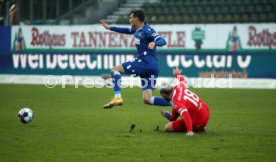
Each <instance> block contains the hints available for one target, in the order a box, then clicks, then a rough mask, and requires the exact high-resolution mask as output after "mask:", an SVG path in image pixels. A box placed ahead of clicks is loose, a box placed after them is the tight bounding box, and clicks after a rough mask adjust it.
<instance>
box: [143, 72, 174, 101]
mask: <svg viewBox="0 0 276 162" xmlns="http://www.w3.org/2000/svg"><path fill="white" fill-rule="evenodd" d="M156 79H157V76H156V75H151V77H148V76H141V85H142V90H143V100H144V103H145V104H149V105H157V106H171V105H172V102H171V101H168V100H166V99H164V98H163V97H157V96H152V92H153V90H154V88H155V84H156Z"/></svg>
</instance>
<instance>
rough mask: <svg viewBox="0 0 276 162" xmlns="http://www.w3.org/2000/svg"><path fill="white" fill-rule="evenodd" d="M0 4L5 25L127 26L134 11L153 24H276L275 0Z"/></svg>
mask: <svg viewBox="0 0 276 162" xmlns="http://www.w3.org/2000/svg"><path fill="white" fill-rule="evenodd" d="M0 5H1V10H0V13H1V20H2V21H4V22H5V24H6V25H8V24H12V25H15V24H26V25H73V24H74V25H80V24H94V23H97V21H98V20H99V19H103V18H104V19H105V20H106V22H108V23H116V24H128V15H127V14H128V13H129V11H130V10H131V9H133V8H142V9H144V12H145V14H146V15H147V22H149V23H150V24H182V23H185V24H190V23H201V24H202V23H203V24H205V23H264V22H275V21H276V16H275V15H276V1H275V0H232V1H225V0H0ZM2 24H3V22H2Z"/></svg>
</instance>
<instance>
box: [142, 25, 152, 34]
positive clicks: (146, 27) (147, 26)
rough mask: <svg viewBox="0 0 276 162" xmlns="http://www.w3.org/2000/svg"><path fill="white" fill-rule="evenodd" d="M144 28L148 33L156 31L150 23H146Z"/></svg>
mask: <svg viewBox="0 0 276 162" xmlns="http://www.w3.org/2000/svg"><path fill="white" fill-rule="evenodd" d="M143 30H144V31H145V32H146V33H155V30H154V29H153V28H152V27H151V26H150V25H148V24H147V23H146V24H145V25H144V27H143Z"/></svg>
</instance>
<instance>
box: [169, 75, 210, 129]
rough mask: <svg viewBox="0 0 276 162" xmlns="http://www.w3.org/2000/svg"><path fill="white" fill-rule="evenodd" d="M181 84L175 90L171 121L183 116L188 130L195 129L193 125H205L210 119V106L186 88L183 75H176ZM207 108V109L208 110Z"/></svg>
mask: <svg viewBox="0 0 276 162" xmlns="http://www.w3.org/2000/svg"><path fill="white" fill-rule="evenodd" d="M176 77H177V78H178V80H179V82H180V83H179V84H178V85H177V86H175V87H174V90H173V97H172V101H173V106H172V114H171V118H170V120H171V121H174V120H176V119H177V117H178V116H182V118H183V120H184V122H185V125H186V129H187V131H193V127H198V128H200V127H204V126H205V125H206V124H207V122H208V119H209V110H208V106H207V105H206V104H205V103H204V102H203V101H202V100H201V99H200V98H199V97H198V96H197V95H196V94H195V93H193V92H192V91H190V90H189V89H187V88H186V80H185V78H184V77H183V76H181V75H179V74H178V75H176ZM206 109H207V110H206Z"/></svg>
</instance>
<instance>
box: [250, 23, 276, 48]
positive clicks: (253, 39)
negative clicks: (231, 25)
mask: <svg viewBox="0 0 276 162" xmlns="http://www.w3.org/2000/svg"><path fill="white" fill-rule="evenodd" d="M248 30H249V32H248V37H249V39H248V42H247V44H248V45H249V46H254V47H255V46H257V47H260V46H265V47H269V49H271V48H272V47H274V46H276V33H275V32H270V31H269V30H268V29H263V30H262V31H260V32H259V31H257V29H256V27H255V26H249V29H248Z"/></svg>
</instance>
